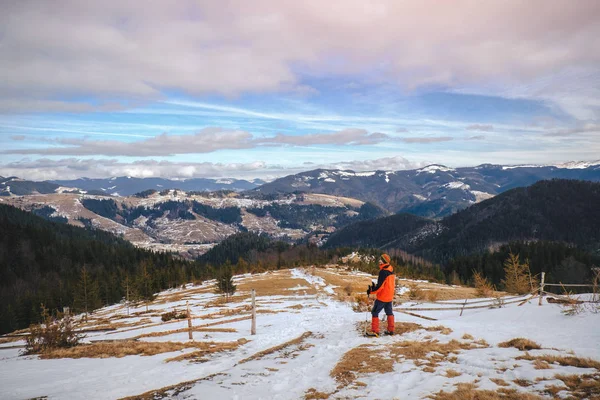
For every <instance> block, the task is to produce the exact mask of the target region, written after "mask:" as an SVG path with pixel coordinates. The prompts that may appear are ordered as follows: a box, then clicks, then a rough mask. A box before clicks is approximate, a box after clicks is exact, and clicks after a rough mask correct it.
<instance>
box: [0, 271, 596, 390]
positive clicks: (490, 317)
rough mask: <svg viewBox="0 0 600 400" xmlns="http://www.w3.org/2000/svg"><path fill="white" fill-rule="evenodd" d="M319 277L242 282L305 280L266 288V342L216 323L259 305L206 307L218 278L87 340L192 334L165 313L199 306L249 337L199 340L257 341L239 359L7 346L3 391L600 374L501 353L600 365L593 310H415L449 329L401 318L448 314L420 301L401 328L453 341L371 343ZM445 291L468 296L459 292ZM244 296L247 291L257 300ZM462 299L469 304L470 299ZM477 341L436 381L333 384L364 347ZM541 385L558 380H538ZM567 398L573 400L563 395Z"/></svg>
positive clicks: (363, 376) (410, 375) (242, 325)
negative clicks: (50, 354)
mask: <svg viewBox="0 0 600 400" xmlns="http://www.w3.org/2000/svg"><path fill="white" fill-rule="evenodd" d="M317 270H320V269H317ZM311 271H312V269H311V268H306V269H303V268H297V269H293V270H281V271H277V272H269V273H263V274H258V275H250V274H245V275H240V276H236V277H235V282H236V285H244V284H248V283H251V282H253V280H257V281H260V282H265V281H267V280H271V279H273V282H274V283H275V282H276V280H275V279H277V278H278V277H279V278H285V279H291V282H293V283H291V284H290V286H289V287H288V288H287V290H284V291H283V292H282V293H286V292H288V293H289V294H286V295H282V294H277V295H273V294H261V291H260V290H258V289H257V298H256V302H257V307H258V310H259V311H260V310H264V311H271V312H274V313H259V314H258V316H257V334H256V335H254V336H253V335H250V332H249V331H250V321H249V320H243V321H237V322H228V321H230V320H232V319H233V318H236V317H238V316H240V315H237V314H233V315H229V316H218V315H217V316H214V314H215V313H216V312H219V311H223V310H235V309H237V308H239V307H241V306H247V305H249V304H250V299H249V298H247V297H246V298H244V299H243V300H241V301H238V302H231V303H226V304H223V306H219V307H216V306H211V307H206V306H207V304H208V302H211V301H214V300H216V299H217V298H218V296H217V295H216V294H214V293H213V290H212V286H213V285H214V281H207V282H204V283H203V284H202V285H187V288H186V289H184V290H186V293H185V296H183V297H182V298H177V299H176V300H173V301H169V300H168V296H173V295H178V294H179V293H180V292H181V289H172V290H168V291H164V292H162V293H160V294H159V297H158V298H157V300H156V301H155V302H153V303H152V304H151V305H150V309H151V313H150V314H152V315H153V316H151V317H150V318H151V320H152V323H151V324H146V325H141V326H136V327H129V328H119V329H118V330H117V331H113V332H94V333H89V334H88V337H87V338H86V340H106V339H117V338H121V339H123V338H132V337H135V336H137V335H140V334H145V333H151V332H161V331H168V330H174V329H178V328H183V327H186V326H187V321H177V322H174V323H169V324H162V323H160V317H159V316H158V315H159V313H160V312H164V311H166V310H172V309H174V308H175V307H177V308H178V309H180V310H182V309H183V308H184V306H185V303H186V301H188V300H189V303H190V307H191V311H192V315H193V316H194V318H195V319H194V320H193V323H194V325H195V326H198V325H202V324H205V323H213V322H223V323H224V325H217V326H216V327H223V328H233V329H236V330H237V332H208V331H206V332H194V339H195V340H196V341H204V340H208V341H214V342H232V341H236V340H238V339H241V338H244V339H247V340H249V341H248V342H247V343H245V344H243V345H241V346H239V347H238V348H237V349H235V350H232V351H229V352H225V353H216V354H214V355H212V356H207V359H206V360H205V361H204V362H186V361H178V362H168V363H167V362H165V360H166V359H168V358H171V357H175V356H178V355H181V354H185V353H189V352H192V351H193V349H187V350H183V351H177V352H172V353H163V354H158V355H155V356H127V357H123V358H105V359H100V358H81V359H51V360H40V359H38V357H37V356H20V355H19V352H20V349H8V348H0V388H2V389H1V392H2V394H1V395H0V397H1V398H2V399H24V398H35V397H41V396H47V397H48V398H49V399H86V400H91V399H115V398H121V397H124V396H135V395H139V394H141V393H144V392H147V391H150V390H156V389H160V388H163V387H167V386H171V385H177V384H179V383H182V382H188V381H191V383H189V384H186V385H185V386H182V387H181V388H180V389H179V390H177V391H175V390H173V391H170V392H169V393H168V396H167V397H168V398H174V399H196V398H210V399H213V398H222V399H299V398H304V396H305V393H306V392H307V390H308V389H310V388H314V389H316V390H318V391H319V392H324V393H330V394H332V395H331V396H330V398H383V399H392V398H405V399H420V398H425V397H427V396H429V395H431V394H432V393H435V392H438V391H440V390H445V391H453V390H454V389H455V386H454V385H455V384H456V383H459V382H468V383H472V382H475V381H477V386H478V388H479V389H488V390H494V391H496V390H497V389H498V388H499V387H498V386H497V385H496V384H495V383H494V382H493V381H492V379H503V380H505V381H506V382H507V383H508V384H509V386H508V388H509V389H510V388H514V389H517V390H520V391H523V392H528V393H536V394H538V395H539V394H542V392H543V390H544V388H545V387H547V386H550V385H553V384H554V385H559V386H563V384H562V382H561V381H559V380H556V379H554V376H555V375H557V374H566V375H569V374H578V375H583V374H593V373H597V371H595V370H594V369H586V368H575V367H565V366H560V365H558V364H553V365H552V366H551V369H545V370H537V369H535V368H534V366H533V363H532V362H530V361H526V360H517V359H516V358H517V357H518V356H520V355H524V354H525V353H524V352H520V351H518V350H516V349H514V348H501V347H498V344H499V343H501V342H504V341H507V340H510V339H513V338H517V337H525V338H528V339H530V340H533V341H535V342H537V343H538V344H540V345H541V346H542V347H543V349H541V350H532V351H530V352H529V353H530V354H531V355H541V354H554V355H569V352H570V351H572V352H573V353H574V354H575V355H576V356H581V357H590V358H593V359H595V360H600V313H593V312H589V311H584V312H582V313H580V314H577V315H574V316H566V315H564V314H563V313H562V312H561V310H562V309H561V307H560V306H558V305H556V304H548V303H546V302H544V304H543V306H541V307H540V306H538V302H537V299H534V300H531V301H529V302H527V303H525V304H524V305H523V306H519V305H517V304H507V305H505V306H504V307H502V308H496V309H488V308H481V309H465V310H464V312H463V314H462V316H460V312H459V311H456V310H437V309H436V310H430V311H415V312H417V313H419V314H421V315H424V316H427V317H430V318H436V319H437V321H429V320H425V319H421V318H417V317H414V316H411V315H407V314H404V313H401V312H400V311H401V310H410V309H411V308H417V307H418V308H424V307H429V308H432V309H433V308H444V307H445V305H444V302H437V303H435V304H432V303H431V304H427V303H420V304H419V305H418V306H417V305H416V303H413V302H405V303H397V304H395V307H394V309H395V311H396V322H411V323H417V324H420V325H422V326H423V327H435V326H440V325H441V326H444V327H447V328H450V329H451V330H452V332H450V333H449V334H447V335H445V334H442V333H439V332H436V331H425V330H416V331H412V332H409V333H405V334H402V335H396V336H392V337H380V338H374V339H369V338H364V337H363V336H362V335H361V333H360V331H359V330H358V329H357V327H356V324H357V323H361V322H364V321H365V320H368V319H369V318H370V316H369V314H368V313H365V312H354V311H353V310H352V305H351V304H350V303H346V302H342V301H338V300H337V297H336V296H335V295H333V294H334V290H333V289H334V288H335V287H336V286H334V285H331V284H330V283H328V282H327V281H326V280H325V279H324V278H322V277H320V276H316V275H313V273H311ZM332 271H335V270H334V269H332V268H327V272H328V273H331V272H332ZM340 271H342V270H340ZM340 273H341V272H340ZM343 273H344V274H345V275H344V276H348V275H350V276H354V277H356V278H362V279H363V280H364V281H365V282H366V281H368V279H367V277H369V278H374V277H371V276H370V275H368V274H365V273H361V272H349V271H348V270H347V268H344V269H343ZM340 276H341V275H340ZM398 281H399V283H401V287H400V288H399V289H398V294H400V293H405V292H406V291H407V290H408V288H406V287H405V286H404V284H405V283H411V284H414V283H426V282H427V281H422V280H408V279H398ZM427 284H428V285H432V284H429V283H427ZM250 286H251V285H250ZM250 286H248V287H250ZM259 287H260V286H259ZM436 287H439V288H446V289H456V287H451V286H447V285H438V286H436ZM313 289H317V292H316V294H314V292H312V290H313ZM303 292H304V293H303ZM306 293H313V294H306ZM182 294H183V293H182ZM237 294H238V293H236V295H237ZM239 294H247V292H245V293H239ZM453 302H454V303H456V302H459V303H460V300H454V301H453ZM447 303H448V304H447V307H448V308H452V307H456V306H455V305H452V304H450V303H451V302H450V301H448V302H447ZM144 310H145V307H144V306H139V307H137V308H132V309H131V310H130V312H131V313H132V314H133V313H134V312H142V311H144ZM124 313H126V311H125V309H124V308H123V304H117V305H113V306H110V307H106V308H104V309H102V310H99V311H98V312H97V314H99V316H101V317H103V318H109V317H111V316H119V315H120V316H122V317H123V318H120V319H116V320H115V321H118V322H126V323H135V322H137V323H139V322H140V321H141V320H142V318H148V317H147V316H145V315H144V314H142V315H139V316H133V315H132V316H131V317H129V318H127V317H126V315H125V314H124ZM211 315H212V316H211ZM244 315H248V314H247V313H246V314H244ZM209 316H210V318H209ZM306 332H311V335H309V336H308V337H307V338H306V339H305V340H304V342H303V343H302V344H298V345H289V346H287V347H285V348H283V349H281V350H276V351H272V352H271V353H269V354H266V355H264V356H262V357H259V358H256V359H253V360H250V361H248V362H243V363H242V362H241V360H244V359H247V358H248V357H251V356H253V355H256V354H257V353H259V352H262V351H264V350H267V349H271V348H273V347H274V346H278V345H282V344H284V343H286V342H288V341H291V340H293V339H296V338H298V337H300V336H301V335H303V334H305V333H306ZM466 334H468V335H472V336H473V337H474V340H480V339H483V340H485V341H486V342H487V343H488V344H489V347H481V348H475V349H471V350H461V351H460V352H459V353H457V354H455V356H456V360H454V361H452V360H451V359H450V358H444V359H442V360H441V361H440V362H439V365H438V366H436V367H435V368H434V371H433V372H425V371H424V370H423V366H417V365H416V364H415V362H413V361H412V360H408V359H403V360H401V361H400V362H396V363H395V364H394V365H393V370H392V371H390V372H385V373H358V372H357V374H358V379H357V380H358V381H360V382H363V383H364V384H365V386H353V385H348V386H345V387H344V386H339V385H338V382H336V381H335V380H334V379H333V378H332V377H331V376H330V371H332V370H333V368H334V367H335V366H336V364H338V362H339V361H340V359H341V358H342V357H343V356H344V354H346V353H347V352H348V351H349V350H352V349H354V348H356V347H358V346H361V345H366V346H370V348H373V349H381V350H382V351H385V350H386V349H387V348H389V346H392V345H394V343H397V342H402V341H418V342H425V341H430V340H437V341H439V342H440V343H447V342H449V341H450V340H457V341H460V342H465V341H466V340H467V339H465V338H464V337H463V336H464V335H466ZM141 340H144V341H153V342H157V341H165V340H172V341H178V342H186V341H187V332H185V333H172V334H169V335H168V336H156V337H145V338H143V339H141ZM13 344H14V343H13ZM17 344H18V343H17ZM5 347H6V346H5ZM384 354H385V353H384ZM449 369H452V370H454V371H456V372H457V373H459V374H460V375H458V376H456V377H453V378H450V377H448V376H447V375H446V371H447V370H449ZM538 378H544V379H546V380H542V381H540V382H537V381H536V380H537V379H538ZM515 379H526V380H529V381H531V382H532V386H530V387H528V388H523V387H520V386H518V385H516V383H514V382H513V381H514V380H515ZM564 393H566V392H561V396H562V394H564ZM562 397H566V396H562Z"/></svg>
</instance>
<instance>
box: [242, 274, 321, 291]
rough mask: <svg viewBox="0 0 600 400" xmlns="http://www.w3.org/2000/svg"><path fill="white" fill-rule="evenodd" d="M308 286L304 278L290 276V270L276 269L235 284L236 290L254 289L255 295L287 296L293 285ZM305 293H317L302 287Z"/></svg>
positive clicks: (310, 288)
mask: <svg viewBox="0 0 600 400" xmlns="http://www.w3.org/2000/svg"><path fill="white" fill-rule="evenodd" d="M298 286H302V287H308V286H309V285H308V284H307V282H306V281H305V280H304V279H300V278H292V273H291V271H290V270H281V271H276V272H273V273H270V274H266V275H259V276H255V277H253V279H252V280H248V279H245V280H244V281H242V282H240V283H238V284H237V290H238V292H247V293H250V290H252V289H255V290H256V295H257V296H289V295H290V294H293V291H291V290H289V289H291V288H294V287H298ZM301 291H302V292H306V294H307V295H314V294H317V291H316V290H315V289H314V288H312V287H308V288H307V289H302V290H301Z"/></svg>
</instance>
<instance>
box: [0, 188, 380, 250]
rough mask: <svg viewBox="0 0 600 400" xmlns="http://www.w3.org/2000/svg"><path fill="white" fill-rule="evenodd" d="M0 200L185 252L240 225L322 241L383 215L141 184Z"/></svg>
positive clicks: (311, 198)
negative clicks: (124, 190)
mask: <svg viewBox="0 0 600 400" xmlns="http://www.w3.org/2000/svg"><path fill="white" fill-rule="evenodd" d="M0 203H4V204H10V205H13V206H16V207H19V208H21V209H24V210H27V211H31V212H33V213H35V214H37V215H40V216H42V217H44V218H46V219H49V220H53V221H61V222H67V223H69V224H71V225H76V226H81V227H84V226H85V227H90V228H96V229H102V230H105V231H108V232H112V233H114V234H117V235H120V236H122V237H123V238H125V239H126V240H128V241H130V242H132V243H133V244H135V245H136V246H138V247H142V248H146V249H152V250H158V251H173V252H179V253H180V254H182V255H183V256H185V257H188V258H195V257H197V256H198V255H200V254H202V253H205V252H206V251H207V250H209V249H210V248H211V247H213V246H214V245H215V244H216V243H219V242H221V241H223V240H224V239H226V238H227V237H229V236H231V235H234V234H236V233H239V232H246V231H250V232H256V233H264V234H267V235H268V236H270V237H272V238H277V239H280V240H286V241H288V242H294V241H298V240H311V241H316V242H320V241H321V240H322V239H323V238H324V237H326V236H327V235H328V234H329V233H331V232H333V231H335V230H336V229H339V228H341V227H343V226H345V225H348V224H350V223H352V222H357V221H362V220H366V219H372V218H378V217H381V216H383V215H386V213H385V211H383V210H382V209H380V208H379V207H376V206H374V205H372V204H369V203H363V202H362V201H359V200H356V199H350V198H341V197H335V196H329V195H323V194H281V195H269V196H264V195H262V194H260V193H255V194H242V193H237V192H231V191H226V192H225V191H223V192H212V193H199V192H184V191H181V190H163V191H160V192H158V191H156V190H146V191H144V192H140V193H136V194H135V195H133V196H128V197H121V196H107V195H103V196H98V195H89V194H85V193H79V192H63V193H51V194H36V195H28V196H9V197H0ZM236 261H237V259H236Z"/></svg>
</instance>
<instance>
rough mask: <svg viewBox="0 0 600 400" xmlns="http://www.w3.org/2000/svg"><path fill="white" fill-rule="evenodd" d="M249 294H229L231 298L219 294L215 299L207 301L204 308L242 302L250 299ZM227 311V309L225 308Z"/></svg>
mask: <svg viewBox="0 0 600 400" xmlns="http://www.w3.org/2000/svg"><path fill="white" fill-rule="evenodd" d="M249 298H250V295H249V294H240V295H236V296H229V299H228V298H227V297H225V296H219V297H217V298H216V299H214V300H211V301H209V302H206V303H205V304H204V308H215V307H226V306H227V305H228V304H231V303H241V302H242V301H244V300H246V299H249ZM225 311H227V310H225Z"/></svg>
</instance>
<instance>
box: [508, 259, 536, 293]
mask: <svg viewBox="0 0 600 400" xmlns="http://www.w3.org/2000/svg"><path fill="white" fill-rule="evenodd" d="M502 283H503V284H504V290H505V291H507V292H508V293H516V294H527V293H531V292H532V291H533V290H534V288H536V287H537V285H538V283H537V281H536V280H535V279H534V278H533V277H532V276H531V271H530V269H529V262H528V261H525V262H524V263H521V262H520V260H519V255H518V254H513V253H510V254H509V255H508V259H507V260H506V261H504V279H503V280H502Z"/></svg>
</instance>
